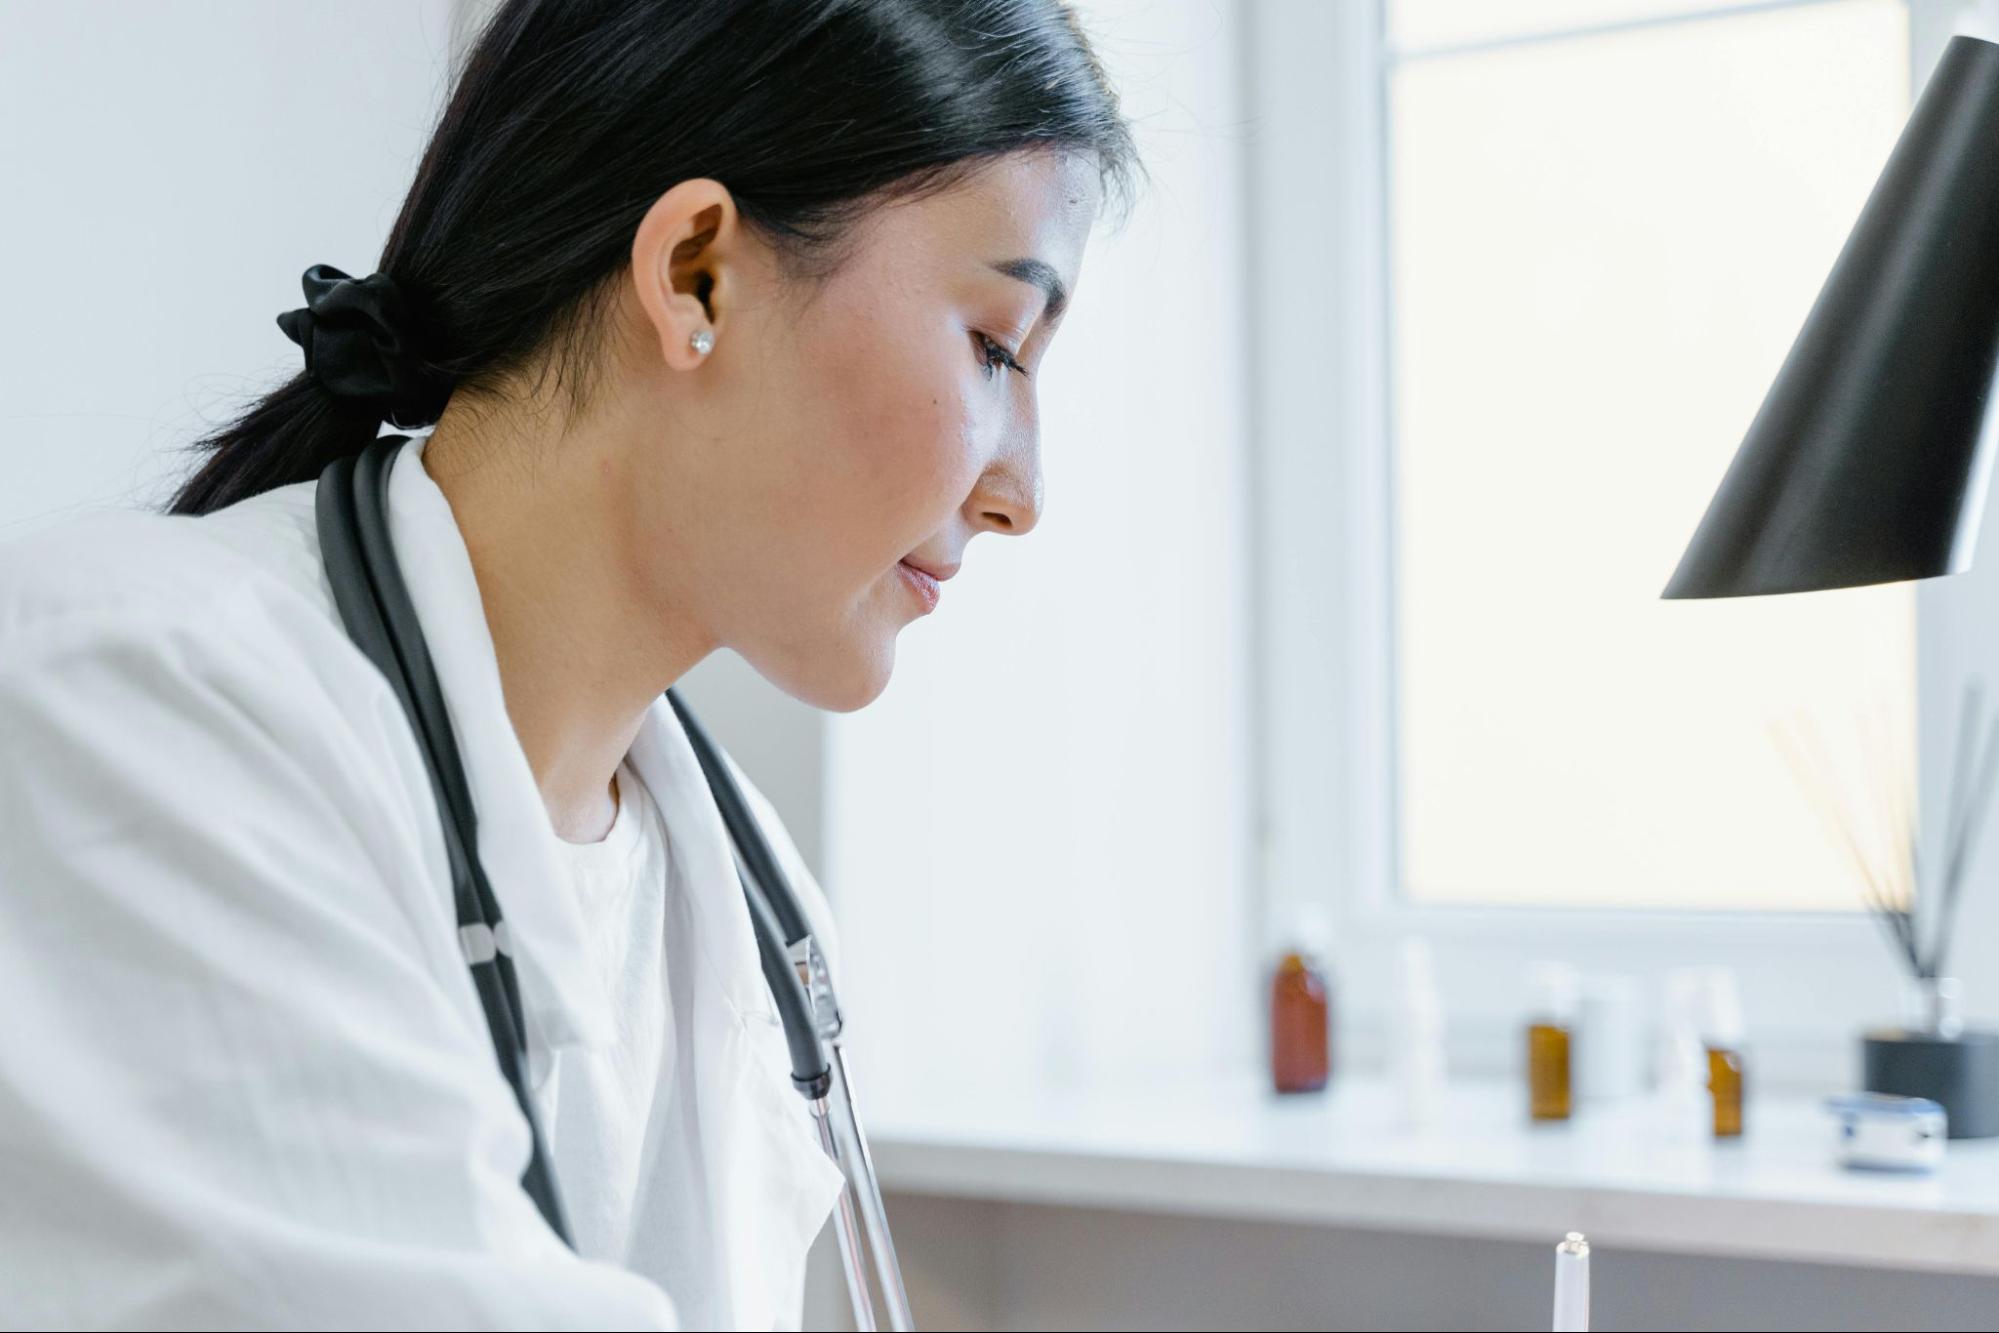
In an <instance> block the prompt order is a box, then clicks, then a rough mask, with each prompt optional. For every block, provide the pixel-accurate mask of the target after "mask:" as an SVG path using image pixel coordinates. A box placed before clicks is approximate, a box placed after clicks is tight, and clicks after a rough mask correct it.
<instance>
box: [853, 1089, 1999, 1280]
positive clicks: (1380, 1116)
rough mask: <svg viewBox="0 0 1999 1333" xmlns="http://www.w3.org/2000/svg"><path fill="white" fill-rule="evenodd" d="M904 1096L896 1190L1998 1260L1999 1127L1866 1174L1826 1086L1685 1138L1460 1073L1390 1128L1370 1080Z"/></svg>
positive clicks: (1620, 1240)
mask: <svg viewBox="0 0 1999 1333" xmlns="http://www.w3.org/2000/svg"><path fill="white" fill-rule="evenodd" d="M860 1091H861V1093H862V1094H863V1096H864V1098H865V1097H867V1096H868V1094H869V1089H868V1088H866V1087H863V1088H861V1090H860ZM898 1094H899V1095H894V1096H877V1097H876V1098H875V1099H873V1100H870V1101H866V1102H864V1104H863V1106H862V1112H863V1116H864V1122H865V1123H866V1124H867V1126H868V1128H869V1130H870V1134H869V1138H870V1140H871V1143H872V1145H873V1153H874V1158H875V1162H876V1165H877V1168H878V1169H879V1171H880V1173H881V1180H882V1184H883V1187H884V1188H885V1189H890V1190H900V1191H906V1192H910V1193H917V1194H931V1195H945V1196H954V1197H961V1198H979V1199H993V1200H1010V1201H1018V1202H1032V1203H1047V1204H1059V1205H1068V1206H1072V1207H1090V1208H1110V1209H1124V1210H1132V1211H1141V1212H1163V1213H1176V1214H1183V1215H1184V1214H1193V1215H1205V1216H1213V1217H1230V1218H1251V1219H1260V1220H1271V1221H1289V1222H1303V1223H1316V1224H1321V1225H1335V1226H1349V1227H1361V1228H1370V1229H1381V1230H1391V1231H1412V1232H1430V1233H1446V1234H1457V1235H1469V1236H1487V1237H1498V1238H1505V1239H1514V1240H1534V1241H1545V1242H1547V1243H1548V1244H1549V1245H1551V1246H1552V1245H1553V1244H1554V1243H1555V1242H1556V1241H1558V1240H1559V1239H1561V1237H1562V1235H1563V1234H1564V1233H1565V1232H1568V1231H1582V1232H1585V1233H1587V1234H1588V1236H1589V1237H1590V1240H1591V1243H1592V1244H1593V1245H1595V1246H1598V1247H1599V1248H1614V1247H1619V1246H1626V1247H1631V1248H1634V1249H1648V1250H1665V1251H1676V1252H1681V1253H1693V1254H1726V1255H1731V1256H1734V1257H1738V1258H1766V1259H1790V1260H1805V1261H1816V1262H1825V1263H1841V1264H1859V1265H1867V1266H1873V1267H1887V1268H1906V1269H1923V1270H1930V1271H1948V1272H1962V1273H1983V1274H1999V1139H1988V1140H1959V1141H1956V1142H1953V1143H1951V1144H1950V1145H1949V1148H1948V1150H1947V1153H1946V1160H1945V1164H1944V1166H1943V1167H1942V1168H1941V1170H1940V1171H1939V1172H1938V1173H1937V1174H1935V1175H1932V1176H1901V1175H1893V1174H1885V1173H1869V1172H1855V1171H1847V1170H1843V1169H1841V1168H1840V1167H1839V1166H1837V1165H1836V1164H1835V1163H1834V1161H1833V1159H1832V1123H1833V1122H1832V1120H1831V1118H1830V1116H1828V1115H1826V1114H1825V1112H1824V1111H1823V1110H1822V1109H1821V1106H1820V1101H1819V1099H1818V1098H1815V1097H1812V1098H1807V1097H1779V1096H1766V1097H1762V1098H1758V1099H1756V1100H1754V1101H1752V1102H1751V1104H1750V1105H1749V1108H1748V1116H1747V1125H1748V1132H1747V1133H1746V1134H1745V1135H1744V1137H1743V1138H1742V1139H1741V1140H1739V1141H1736V1142H1732V1143H1721V1144H1708V1143H1696V1144H1679V1145H1675V1144H1673V1143H1670V1142H1668V1141H1666V1140H1664V1139H1663V1138H1661V1137H1660V1135H1659V1133H1658V1131H1657V1130H1656V1129H1655V1128H1654V1127H1653V1125H1652V1123H1651V1121H1650V1117H1649V1107H1648V1104H1647V1102H1646V1101H1645V1100H1644V1099H1638V1100H1635V1101H1632V1102H1629V1103H1616V1104H1606V1105H1604V1106H1601V1107H1597V1106H1588V1107H1585V1108H1583V1112H1582V1113H1581V1114H1580V1115H1579V1116H1578V1117H1577V1118H1576V1119H1575V1120H1573V1121H1571V1122H1569V1123H1567V1124H1558V1125H1547V1126H1534V1125H1530V1124H1528V1123H1527V1122H1526V1119H1525V1115H1524V1110H1523V1107H1522V1105H1521V1098H1522V1092H1521V1089H1520V1088H1519V1087H1518V1086H1517V1085H1516V1084H1515V1083H1513V1082H1512V1081H1510V1080H1506V1081H1498V1080H1490V1079H1486V1080H1470V1079H1465V1080H1454V1081H1453V1083H1452V1085H1451V1089H1450V1092H1449V1094H1448V1096H1447V1098H1446V1102H1445V1109H1444V1112H1443V1114H1442V1116H1441V1124H1440V1128H1439V1129H1437V1130H1435V1131H1432V1132H1430V1133H1427V1134H1415V1133H1409V1132H1399V1131H1395V1130H1393V1129H1392V1128H1390V1126H1391V1124H1392V1115H1391V1110H1392V1103H1391V1100H1390V1097H1389V1092H1388V1088H1387V1085H1386V1083H1385V1082H1384V1081H1383V1080H1380V1079H1369V1078H1349V1079H1347V1080H1345V1081H1343V1082H1341V1083H1338V1084H1337V1085H1335V1087H1334V1088H1332V1089H1330V1090H1329V1091H1328V1093H1327V1094H1325V1095H1323V1096H1318V1095H1311V1094H1306V1095H1300V1096H1295V1097H1278V1096H1276V1095H1274V1094H1271V1093H1267V1092H1266V1091H1264V1088H1263V1085H1262V1084H1261V1083H1260V1082H1255V1081H1252V1080H1250V1079H1247V1078H1243V1079H1238V1080H1234V1081H1227V1080H1218V1081H1216V1082H1214V1083H1212V1084H1205V1085H1192V1084H1190V1085H1185V1086H1176V1087H1174V1088H1172V1089H1164V1088H1162V1089H1153V1090H1146V1089H1140V1088H1129V1089H1115V1090H1112V1089H1105V1090H1096V1091H1089V1090H1082V1089H1066V1090H1063V1089H1007V1088H1001V1089H998V1090H996V1091H995V1092H993V1093H991V1094H971V1093H968V1092H966V1091H965V1090H964V1089H962V1088H932V1089H929V1090H927V1091H921V1090H919V1091H918V1092H916V1093H915V1094H914V1095H912V1094H911V1093H910V1092H908V1091H907V1090H902V1089H899V1090H898Z"/></svg>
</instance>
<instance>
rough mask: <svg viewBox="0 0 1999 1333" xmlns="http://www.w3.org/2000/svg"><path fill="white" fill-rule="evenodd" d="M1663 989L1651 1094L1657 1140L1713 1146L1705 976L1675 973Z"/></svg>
mask: <svg viewBox="0 0 1999 1333" xmlns="http://www.w3.org/2000/svg"><path fill="white" fill-rule="evenodd" d="M1665 989H1666V994H1665V1002H1664V1003H1663V1004H1662V1005H1661V1006H1660V1014H1659V1048H1658V1055H1657V1065H1656V1075H1657V1079H1656V1083H1655V1086H1654V1088H1653V1094H1652V1098H1653V1117H1654V1121H1655V1124H1656V1126H1657V1130H1658V1135H1659V1137H1660V1138H1661V1139H1663V1140H1665V1141H1666V1142H1668V1143H1672V1144H1677V1145H1683V1146H1692V1145H1696V1144H1707V1143H1711V1142H1712V1141H1713V1137H1714V1099H1713V1098H1712V1097H1711V1096H1710V1095H1709V1093H1708V1090H1707V1077H1708V1069H1707V1047H1706V1045H1705V1044H1703V1043H1702V1041H1701V1035H1700V1009H1701V1004H1702V990H1703V977H1702V975H1701V972H1700V970H1699V969H1695V968H1675V969H1673V970H1672V971H1670V972H1668V973H1667V974H1666V988H1665Z"/></svg>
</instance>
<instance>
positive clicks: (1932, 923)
mask: <svg viewBox="0 0 1999 1333" xmlns="http://www.w3.org/2000/svg"><path fill="white" fill-rule="evenodd" d="M1983 698H1984V689H1983V686H1982V684H1981V683H1980V682H1979V681H1977V680H1972V681H1970V682H1968V683H1967V684H1966V686H1965V693H1964V704H1963V706H1962V708H1961V709H1960V710H1959V713H1958V726H1957V749H1956V752H1955V754H1954V755H1953V757H1952V763H1951V785H1950V790H1949V792H1948V793H1947V806H1946V813H1945V828H1944V848H1943V855H1942V856H1941V857H1937V856H1931V857H1925V856H1923V855H1922V848H1921V827H1922V825H1921V820H1920V818H1919V816H1918V813H1917V810H1918V807H1917V801H1916V783H1915V776H1914V774H1913V773H1912V772H1910V771H1909V770H1908V768H1907V767H1905V766H1903V765H1899V764H1896V763H1894V762H1893V761H1892V759H1891V757H1890V756H1889V755H1888V754H1885V753H1883V750H1884V749H1886V748H1888V747H1887V745H1886V736H1885V735H1883V736H1882V737H1881V738H1880V740H1879V742H1878V743H1877V738H1876V734H1875V730H1874V728H1873V727H1871V726H1868V725H1865V723H1863V726H1862V728H1861V736H1862V745H1863V748H1864V751H1865V774H1866V775H1867V776H1869V777H1871V779H1872V790H1871V792H1870V799H1869V800H1868V801H1867V802H1863V803H1862V805H1861V806H1860V808H1858V809H1856V808H1854V807H1853V806H1850V805H1848V804H1847V803H1845V802H1843V801H1842V800H1841V799H1840V798H1839V794H1838V792H1837V791H1836V790H1835V783H1834V781H1833V765H1832V762H1831V756H1830V754H1829V753H1828V751H1827V748H1826V746H1825V745H1824V743H1823V741H1822V740H1821V738H1820V736H1819V734H1818V732H1817V729H1816V728H1815V727H1813V725H1812V723H1811V720H1810V718H1809V717H1807V716H1805V715H1803V714H1798V715H1796V717H1795V720H1794V723H1793V726H1792V728H1791V729H1790V731H1787V729H1786V728H1785V727H1784V726H1783V725H1781V724H1779V723H1772V731H1773V733H1774V735H1775V737H1776V740H1777V744H1778V748H1779V749H1780V750H1782V751H1783V754H1784V757H1785V759H1786V760H1787V761H1788V762H1789V763H1790V765H1791V769H1792V772H1793V774H1794V775H1795V776H1796V778H1797V780H1798V785H1799V786H1800V788H1802V789H1803V791H1804V792H1805V794H1806V795H1807V796H1808V797H1809V798H1810V799H1811V803H1812V805H1813V807H1814V809H1816V810H1817V811H1818V813H1819V815H1820V817H1821V818H1822V819H1823V820H1824V821H1825V823H1826V827H1827V830H1828V831H1829V832H1830V833H1831V835H1832V836H1833V839H1834V841H1835V842H1837V843H1838V844H1840V845H1841V846H1842V847H1844V848H1845V849H1846V852H1847V854H1848V856H1849V857H1850V858H1851V859H1852V862H1853V865H1854V869H1855V870H1856V871H1857V872H1858V876H1859V885H1860V895H1861V898H1862V900H1863V902H1864V903H1865V904H1866V907H1867V911H1868V913H1869V914H1870V915H1871V916H1872V917H1873V918H1874V920H1875V921H1876V923H1878V924H1879V926H1880V928H1881V933H1882V936H1883V938H1884V939H1886V940H1887V942H1888V945H1889V949H1890V951H1891V952H1892V953H1893V955H1894V957H1895V960H1896V962H1897V964H1898V965H1899V966H1900V967H1901V969H1902V971H1903V974H1904V975H1903V981H1904V987H1905V994H1906V995H1907V997H1908V1004H1907V1011H1906V1013H1905V1015H1904V1022H1903V1025H1902V1026H1901V1027H1896V1028H1887V1027H1883V1028H1873V1029H1869V1030H1868V1031H1866V1032H1863V1033H1862V1034H1861V1066H1862V1071H1863V1084H1864V1087H1865V1090H1866V1091H1869V1092H1891V1093H1898V1094H1901V1095H1903V1096H1909V1097H1928V1098H1930V1099H1931V1100H1933V1101H1936V1102H1939V1103H1941V1104H1942V1105H1943V1107H1944V1111H1945V1113H1946V1114H1947V1116H1948V1117H1949V1134H1950V1137H1951V1138H1954V1139H1961V1138H1986V1137H1990V1136H1992V1135H1999V1032H1991V1031H1986V1030H1980V1029H1967V1028H1966V1027H1965V1025H1964V1017H1963V1013H1962V1008H1961V1004H1962V987H1961V986H1960V985H1959V984H1958V981H1957V978H1955V977H1953V976H1951V975H1949V972H1948V967H1949V963H1950V951H1951V949H1950V947H1951V943H1952V941H1953V939H1954V936H1955V931H1956V927H1957V913H1958V905H1959V903H1960V901H1961V899H1962V897H1963V891H1964V882H1965V878H1966V875H1967V872H1968V871H1969V869H1970V866H1971V860H1972V854H1973V852H1974V851H1975V850H1976V849H1977V846H1978V841H1979V835H1980V833H1981V832H1982V831H1983V829H1984V822H1985V815H1986V810H1987V808H1988V805H1989V802H1990V798H1991V794H1992V784H1993V781H1994V777H1995V770H1999V717H1995V718H1994V719H1993V721H1992V722H1991V724H1990V725H1989V726H1984V725H1982V724H1981V716H1982V713H1983ZM1883 731H1884V732H1885V728H1883ZM1981 731H1983V732H1984V735H1985V738H1984V743H1983V744H1982V745H1979V744H1978V739H1979V735H1980V732H1981ZM1791 732H1795V735H1793V734H1791ZM1869 814H1871V815H1872V817H1871V818H1868V817H1866V816H1867V815H1869ZM1870 830H1872V831H1873V833H1874V836H1871V837H1870V836H1869V833H1870Z"/></svg>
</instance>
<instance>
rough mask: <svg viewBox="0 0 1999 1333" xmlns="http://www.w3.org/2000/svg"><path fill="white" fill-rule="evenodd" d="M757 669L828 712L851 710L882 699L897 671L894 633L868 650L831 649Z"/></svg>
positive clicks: (799, 698) (804, 701)
mask: <svg viewBox="0 0 1999 1333" xmlns="http://www.w3.org/2000/svg"><path fill="white" fill-rule="evenodd" d="M843 647H845V646H844V645H843ZM752 665H753V666H755V667H756V668H757V673H758V674H759V675H761V676H762V677H763V678H764V679H765V680H768V681H769V682H770V683H771V684H773V685H775V686H777V687H778V688H779V689H780V690H783V691H784V692H785V693H786V694H788V695H790V696H791V697H792V698H794V699H796V700H798V701H799V702H800V703H803V704H810V705H811V706H812V707H814V708H818V709H823V710H824V711H826V712H828V713H852V712H856V711H858V710H860V709H862V708H866V707H867V706H868V705H869V704H871V703H873V702H874V701H875V700H876V699H879V698H880V697H881V695H882V691H884V690H886V689H887V688H888V682H889V677H890V676H891V675H893V674H894V672H895V636H894V635H890V636H888V638H887V640H886V642H884V643H882V644H881V645H879V646H878V647H877V646H874V645H870V646H869V647H868V648H867V649H865V650H856V649H853V648H846V650H845V651H841V650H840V649H832V650H829V651H828V652H826V653H825V654H824V655H823V656H821V655H815V657H814V658H813V660H811V661H809V662H805V663H799V662H795V661H793V662H786V663H784V664H783V665H782V666H781V667H773V668H771V669H768V670H767V669H765V667H764V666H763V665H762V664H761V663H752Z"/></svg>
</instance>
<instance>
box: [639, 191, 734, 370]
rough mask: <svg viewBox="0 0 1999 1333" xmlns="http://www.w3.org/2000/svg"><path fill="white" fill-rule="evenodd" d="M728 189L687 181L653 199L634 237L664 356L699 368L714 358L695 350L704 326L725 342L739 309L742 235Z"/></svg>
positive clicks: (678, 365) (644, 303)
mask: <svg viewBox="0 0 1999 1333" xmlns="http://www.w3.org/2000/svg"><path fill="white" fill-rule="evenodd" d="M737 222H738V219H737V213H736V201H735V199H734V198H733V197H732V196H731V195H730V193H729V190H728V187H727V186H725V185H723V184H722V183H721V182H720V181H715V180H710V179H708V178H707V177H696V178H695V179H692V180H684V181H681V182H680V183H679V184H677V185H675V186H674V187H673V188H672V189H670V190H668V191H667V192H666V193H665V194H663V195H661V196H660V197H659V198H658V199H656V200H654V201H653V205H652V207H651V208H649V209H647V210H646V214H645V216H644V217H643V218H641V219H640V220H639V228H638V233H637V234H636V235H635V236H633V238H632V281H633V282H634V283H635V284H637V287H638V298H639V305H640V306H641V308H643V309H644V311H645V313H646V318H647V319H648V320H650V321H651V322H652V326H653V329H654V331H655V332H656V334H657V335H658V339H659V352H660V358H661V360H663V361H664V362H665V363H666V364H667V365H668V366H671V367H672V368H674V369H675V370H691V369H693V368H694V367H696V366H699V365H700V364H702V363H703V362H705V361H708V360H711V359H712V358H713V357H714V353H713V352H708V353H706V354H704V353H701V352H697V351H695V350H694V347H693V345H692V344H691V342H690V339H692V338H693V336H694V334H695V333H696V332H697V331H699V330H704V329H705V330H706V331H707V332H708V333H709V334H710V335H712V336H713V338H714V342H715V345H716V346H718V347H719V346H720V345H721V343H722V342H723V340H724V336H725V333H726V330H727V326H728V321H729V312H730V311H731V310H732V308H733V306H734V299H735V294H736V285H737V279H738V274H737V265H736V263H735V260H734V248H735V246H736V245H737V244H738V240H739V237H740V235H741V231H740V228H739V227H738V225H737Z"/></svg>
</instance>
